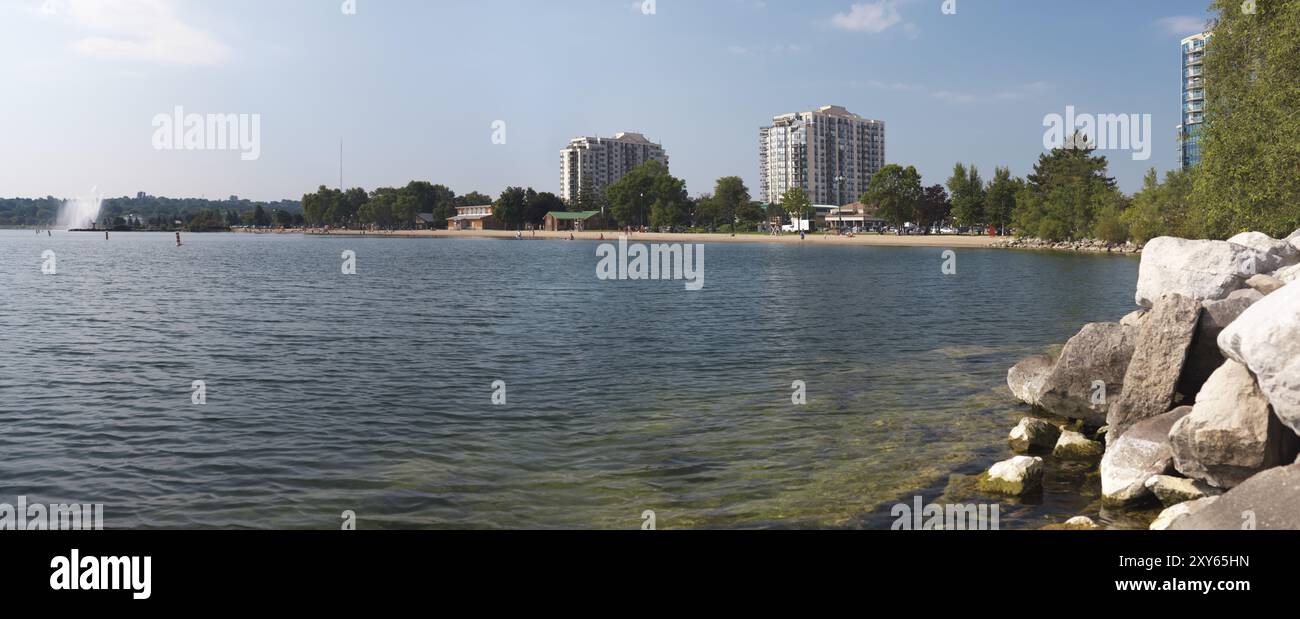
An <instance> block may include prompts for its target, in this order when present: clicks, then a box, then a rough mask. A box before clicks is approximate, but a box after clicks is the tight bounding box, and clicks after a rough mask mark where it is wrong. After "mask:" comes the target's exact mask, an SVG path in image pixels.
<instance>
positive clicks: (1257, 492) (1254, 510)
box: [1170, 464, 1300, 531]
mask: <svg viewBox="0 0 1300 619" xmlns="http://www.w3.org/2000/svg"><path fill="white" fill-rule="evenodd" d="M1212 498H1214V500H1213V501H1207V500H1206V499H1202V501H1203V503H1202V505H1204V507H1202V508H1201V509H1193V510H1191V513H1189V514H1187V515H1186V516H1184V517H1182V518H1179V519H1177V520H1176V521H1174V523H1173V524H1172V525H1171V526H1170V528H1171V529H1175V530H1206V529H1209V530H1220V531H1239V530H1242V529H1251V530H1253V529H1259V530H1261V531H1264V530H1283V531H1294V530H1296V529H1300V509H1297V508H1296V506H1297V505H1300V464H1292V465H1290V466H1279V467H1274V468H1271V469H1269V470H1267V471H1264V472H1263V473H1260V474H1258V475H1256V476H1254V477H1251V478H1250V479H1247V480H1246V481H1245V482H1244V483H1242V484H1241V485H1240V486H1237V487H1236V488H1233V489H1232V490H1229V491H1228V492H1227V493H1226V494H1224V495H1222V496H1219V497H1212Z"/></svg>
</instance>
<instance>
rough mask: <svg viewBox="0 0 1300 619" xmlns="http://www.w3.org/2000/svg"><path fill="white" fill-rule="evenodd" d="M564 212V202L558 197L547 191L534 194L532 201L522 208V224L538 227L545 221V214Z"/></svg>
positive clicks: (565, 208)
mask: <svg viewBox="0 0 1300 619" xmlns="http://www.w3.org/2000/svg"><path fill="white" fill-rule="evenodd" d="M565 210H567V207H566V206H565V204H564V200H562V199H560V196H557V195H555V194H553V193H550V192H547V191H543V192H542V193H534V194H533V195H532V199H530V200H529V201H528V204H527V206H525V207H524V223H526V224H532V225H534V226H540V225H542V221H543V220H545V219H546V214H547V213H550V212H551V211H565Z"/></svg>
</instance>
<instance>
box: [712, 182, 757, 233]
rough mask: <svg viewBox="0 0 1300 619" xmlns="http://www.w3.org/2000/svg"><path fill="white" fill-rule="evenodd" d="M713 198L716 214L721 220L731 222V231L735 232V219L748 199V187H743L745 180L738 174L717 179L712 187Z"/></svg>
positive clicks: (747, 202)
mask: <svg viewBox="0 0 1300 619" xmlns="http://www.w3.org/2000/svg"><path fill="white" fill-rule="evenodd" d="M713 199H714V200H715V201H716V202H715V204H716V206H717V210H718V213H717V214H718V215H719V216H721V218H722V220H723V221H725V222H729V223H730V224H731V233H732V234H735V233H736V220H737V219H739V217H740V215H741V213H742V211H743V210H744V209H745V208H746V206H747V205H748V204H749V201H750V197H749V188H747V187H745V181H743V180H741V178H740V177H739V176H724V177H722V178H720V179H718V183H717V185H716V186H715V187H714V189H713Z"/></svg>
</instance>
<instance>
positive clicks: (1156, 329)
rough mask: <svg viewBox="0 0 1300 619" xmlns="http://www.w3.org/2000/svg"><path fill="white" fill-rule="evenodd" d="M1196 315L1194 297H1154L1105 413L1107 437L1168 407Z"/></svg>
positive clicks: (1171, 406) (1167, 409) (1181, 370)
mask: <svg viewBox="0 0 1300 619" xmlns="http://www.w3.org/2000/svg"><path fill="white" fill-rule="evenodd" d="M1200 316H1201V304H1200V302H1199V301H1196V300H1194V299H1191V298H1188V297H1184V296H1182V295H1170V296H1167V297H1164V298H1162V299H1160V300H1159V301H1157V302H1156V304H1155V307H1154V308H1152V310H1151V313H1150V314H1149V315H1148V316H1147V317H1146V319H1144V320H1143V321H1142V327H1141V329H1140V330H1139V331H1138V338H1137V343H1136V345H1135V346H1134V351H1133V359H1132V360H1131V361H1130V362H1129V365H1128V370H1127V372H1126V373H1125V374H1124V383H1123V384H1124V389H1123V392H1122V393H1120V395H1119V397H1118V398H1116V399H1115V401H1114V402H1113V403H1112V404H1111V406H1110V411H1109V413H1108V414H1107V416H1106V425H1108V426H1110V435H1109V436H1110V439H1111V440H1113V439H1114V437H1116V436H1122V435H1123V434H1124V432H1126V431H1127V430H1128V428H1129V427H1131V426H1132V425H1133V424H1134V423H1137V422H1138V421H1141V420H1143V419H1146V418H1148V417H1154V416H1156V415H1160V414H1162V413H1166V412H1169V409H1171V408H1173V405H1174V392H1175V390H1176V389H1177V387H1178V379H1179V378H1180V377H1181V376H1182V374H1183V365H1184V364H1185V363H1186V362H1187V351H1188V350H1189V349H1190V348H1191V346H1192V336H1193V335H1195V334H1196V324H1197V322H1198V321H1199V320H1200Z"/></svg>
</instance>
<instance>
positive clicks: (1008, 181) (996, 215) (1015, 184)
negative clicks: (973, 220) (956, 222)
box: [984, 167, 1025, 234]
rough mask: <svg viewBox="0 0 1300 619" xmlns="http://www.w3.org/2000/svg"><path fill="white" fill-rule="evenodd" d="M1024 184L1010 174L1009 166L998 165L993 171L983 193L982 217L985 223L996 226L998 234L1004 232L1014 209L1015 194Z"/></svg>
mask: <svg viewBox="0 0 1300 619" xmlns="http://www.w3.org/2000/svg"><path fill="white" fill-rule="evenodd" d="M1024 186H1025V181H1024V180H1022V179H1019V178H1013V177H1012V176H1011V169H1010V168H1004V167H998V168H997V169H995V170H994V171H993V180H992V181H991V182H989V186H988V190H987V191H985V193H984V217H985V218H986V220H987V223H989V224H992V225H994V226H997V228H998V232H999V233H1000V234H1006V226H1007V224H1008V223H1010V222H1011V214H1012V213H1013V212H1015V210H1016V196H1017V195H1018V194H1019V193H1020V190H1021V188H1023V187H1024Z"/></svg>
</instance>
